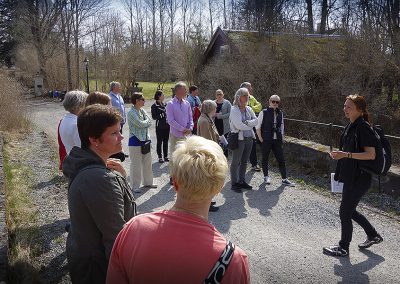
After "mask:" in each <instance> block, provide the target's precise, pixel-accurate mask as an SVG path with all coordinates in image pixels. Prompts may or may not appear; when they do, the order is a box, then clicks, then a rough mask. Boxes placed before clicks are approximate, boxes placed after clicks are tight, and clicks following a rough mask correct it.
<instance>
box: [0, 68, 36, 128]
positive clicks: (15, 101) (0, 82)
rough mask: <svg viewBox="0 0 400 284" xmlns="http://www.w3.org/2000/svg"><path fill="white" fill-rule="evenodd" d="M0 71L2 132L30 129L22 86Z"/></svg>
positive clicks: (0, 120) (0, 123) (0, 121)
mask: <svg viewBox="0 0 400 284" xmlns="http://www.w3.org/2000/svg"><path fill="white" fill-rule="evenodd" d="M1 72H2V71H0V113H1V115H0V131H6V132H15V131H18V132H19V131H27V130H28V129H29V126H30V123H29V117H28V113H27V110H26V108H25V107H24V106H23V104H22V103H21V100H22V98H21V94H22V88H21V85H20V84H19V83H18V82H16V81H15V80H13V79H12V78H10V77H8V76H6V75H5V74H3V73H1Z"/></svg>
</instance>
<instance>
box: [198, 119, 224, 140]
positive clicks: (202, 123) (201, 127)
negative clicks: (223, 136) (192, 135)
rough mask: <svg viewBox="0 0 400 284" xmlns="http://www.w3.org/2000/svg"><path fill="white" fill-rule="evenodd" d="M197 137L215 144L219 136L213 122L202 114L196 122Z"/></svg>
mask: <svg viewBox="0 0 400 284" xmlns="http://www.w3.org/2000/svg"><path fill="white" fill-rule="evenodd" d="M197 135H199V136H201V137H204V138H206V139H209V140H212V141H214V142H217V143H218V142H219V135H218V131H217V129H216V128H215V124H214V122H213V121H212V120H211V119H210V118H208V117H207V115H206V114H204V113H202V114H201V115H200V117H199V120H198V121H197Z"/></svg>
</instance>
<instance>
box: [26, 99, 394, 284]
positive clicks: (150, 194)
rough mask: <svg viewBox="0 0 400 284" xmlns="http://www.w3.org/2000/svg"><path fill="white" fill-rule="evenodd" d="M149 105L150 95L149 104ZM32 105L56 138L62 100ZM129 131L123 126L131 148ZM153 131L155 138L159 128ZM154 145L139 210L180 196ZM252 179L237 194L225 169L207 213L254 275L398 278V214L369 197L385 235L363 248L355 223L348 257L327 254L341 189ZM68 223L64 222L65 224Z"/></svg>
mask: <svg viewBox="0 0 400 284" xmlns="http://www.w3.org/2000/svg"><path fill="white" fill-rule="evenodd" d="M150 105H151V102H146V108H147V109H149V108H150ZM30 110H31V114H32V118H33V120H34V121H35V123H36V125H37V126H38V131H44V132H45V133H46V134H47V135H49V137H50V138H51V139H52V140H53V141H56V127H57V123H58V121H59V119H60V118H61V117H62V116H63V114H64V110H63V108H62V106H61V104H60V103H59V102H53V101H43V100H35V101H33V102H31V103H30ZM127 134H128V128H127V127H125V128H124V136H125V140H124V141H125V143H124V147H125V150H126V152H128V150H127V145H126V144H127V140H128V139H127V138H128V135H127ZM151 137H152V139H153V141H155V134H154V128H152V133H151ZM54 145H56V142H55V144H54ZM54 150H56V149H54ZM152 151H153V171H154V176H155V183H156V184H158V188H157V189H151V190H147V191H144V192H143V193H141V194H139V195H136V197H137V204H138V210H139V211H140V213H143V212H150V211H156V210H159V209H164V208H169V207H171V206H172V203H173V201H174V191H173V189H171V188H170V186H169V184H168V164H166V163H164V164H159V163H158V162H157V161H156V154H155V149H154V146H153V149H152ZM129 163H130V161H129V159H127V161H125V163H124V166H125V167H126V170H127V172H128V173H129ZM33 170H34V169H33ZM248 179H249V180H250V184H251V185H253V187H254V190H252V191H247V192H245V193H243V194H238V193H236V192H233V191H231V190H230V186H231V184H230V182H229V177H227V183H226V186H225V188H224V190H223V191H222V193H221V194H219V195H218V196H217V197H216V199H215V200H216V201H217V204H218V205H220V206H221V207H220V210H219V211H218V212H216V213H210V218H209V219H210V222H211V223H212V224H213V225H215V226H216V227H217V229H218V230H220V231H221V232H222V233H223V234H224V235H225V236H226V237H227V238H228V239H230V240H231V241H233V242H234V243H236V244H237V245H239V246H240V247H241V248H243V249H244V250H245V251H246V252H247V254H248V256H249V261H250V270H251V279H252V283H342V282H343V283H399V281H400V280H399V272H398V267H400V257H399V249H398V240H399V239H400V224H399V222H398V221H397V220H395V219H391V218H388V217H385V216H383V215H381V214H377V213H376V211H375V210H371V209H370V208H369V207H368V206H366V205H365V204H363V205H362V206H361V211H362V212H363V213H364V214H366V216H367V218H368V219H369V220H370V221H371V222H372V224H373V225H375V226H376V228H377V230H378V231H379V232H380V233H381V235H382V236H383V238H384V242H383V243H382V244H379V245H376V246H373V247H371V249H369V250H365V251H359V250H358V248H357V243H359V242H361V241H364V239H365V234H364V232H363V231H362V229H361V228H360V227H358V226H357V225H355V226H354V234H353V242H352V244H351V246H350V257H348V258H340V259H338V258H333V257H328V256H325V255H323V254H322V247H323V246H325V245H333V244H336V243H337V241H338V240H339V238H340V222H339V216H338V208H339V203H340V200H339V197H332V196H330V195H329V194H321V193H320V192H318V191H315V190H310V188H311V186H310V185H308V184H305V183H302V184H298V185H297V186H296V187H295V188H288V187H283V186H281V185H280V179H279V176H278V175H277V174H276V172H273V173H272V184H271V185H270V186H266V185H265V184H264V183H262V174H261V173H253V172H249V173H248ZM46 182H48V180H46V179H45V180H43V181H42V183H46ZM59 205H62V206H65V207H64V208H63V211H64V213H63V214H60V220H64V219H65V213H67V208H66V203H65V202H63V203H62V204H59ZM53 222H54V221H53ZM62 225H63V222H60V223H59V226H62ZM49 229H54V228H52V227H49ZM61 253H62V252H59V253H58V254H56V255H60V254H61ZM63 279H64V280H65V278H63Z"/></svg>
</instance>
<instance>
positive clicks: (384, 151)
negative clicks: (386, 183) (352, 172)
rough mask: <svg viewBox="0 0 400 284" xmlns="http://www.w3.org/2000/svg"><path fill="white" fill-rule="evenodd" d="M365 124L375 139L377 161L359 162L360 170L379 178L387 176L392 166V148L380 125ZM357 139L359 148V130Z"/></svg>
mask: <svg viewBox="0 0 400 284" xmlns="http://www.w3.org/2000/svg"><path fill="white" fill-rule="evenodd" d="M365 123H367V124H368V128H369V129H370V130H371V135H372V137H374V138H375V145H376V147H375V160H369V161H368V160H367V161H359V164H360V169H362V170H365V171H367V172H369V173H371V174H375V175H378V176H385V175H386V174H387V172H388V171H389V169H390V166H391V165H392V148H391V146H390V143H389V141H388V139H387V138H386V137H385V133H384V132H383V129H382V127H381V126H380V125H374V126H371V125H370V124H369V123H368V122H365ZM355 139H356V145H357V146H358V140H357V130H356V138H355Z"/></svg>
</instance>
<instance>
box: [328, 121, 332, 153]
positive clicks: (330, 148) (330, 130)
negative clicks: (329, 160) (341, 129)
mask: <svg viewBox="0 0 400 284" xmlns="http://www.w3.org/2000/svg"><path fill="white" fill-rule="evenodd" d="M329 132H330V138H331V139H330V141H329V150H330V152H332V150H333V145H332V143H333V142H332V141H333V123H332V122H331V123H329Z"/></svg>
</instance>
